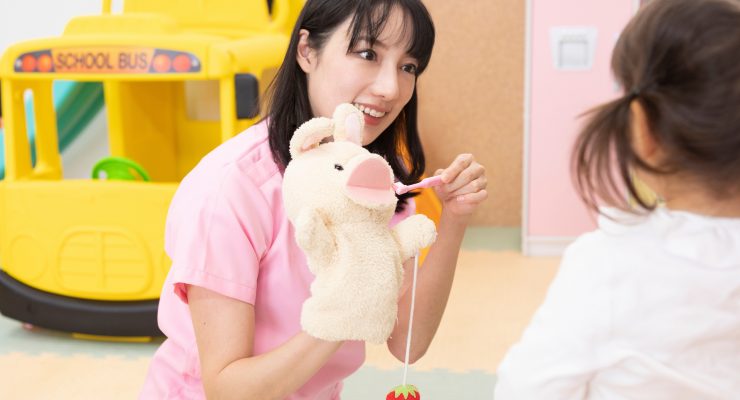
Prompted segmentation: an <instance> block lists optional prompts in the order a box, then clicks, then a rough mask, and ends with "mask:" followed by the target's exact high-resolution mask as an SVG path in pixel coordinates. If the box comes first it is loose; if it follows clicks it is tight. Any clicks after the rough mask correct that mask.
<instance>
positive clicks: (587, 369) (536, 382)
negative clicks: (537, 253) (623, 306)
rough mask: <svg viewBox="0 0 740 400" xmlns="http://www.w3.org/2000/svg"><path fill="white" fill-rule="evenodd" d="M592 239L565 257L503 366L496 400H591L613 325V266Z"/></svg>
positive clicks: (570, 250) (571, 249)
mask: <svg viewBox="0 0 740 400" xmlns="http://www.w3.org/2000/svg"><path fill="white" fill-rule="evenodd" d="M589 241H590V239H588V238H587V239H582V240H581V242H580V243H578V242H577V243H575V244H574V245H572V246H571V247H570V248H568V250H567V251H566V253H565V255H564V256H563V260H562V263H561V265H560V269H559V271H558V274H557V276H556V277H555V279H554V280H553V282H552V284H551V285H550V288H549V290H548V293H547V295H546V298H545V301H544V302H543V304H542V305H541V306H540V308H539V309H538V310H537V312H536V313H535V315H534V317H533V319H532V321H531V322H530V324H529V326H528V327H527V328H526V330H525V332H524V334H523V336H522V338H521V340H520V341H519V343H517V344H515V345H514V346H513V347H512V348H511V349H510V350H509V352H508V354H507V355H506V357H505V358H504V360H503V362H502V363H501V365H500V367H499V371H498V383H497V386H496V395H495V398H496V400H507V399H583V398H585V396H586V394H587V392H588V383H589V381H590V380H591V378H592V377H593V376H594V374H595V373H596V372H597V371H598V370H599V369H600V368H601V363H602V360H601V359H600V352H601V351H602V350H604V347H605V346H606V345H607V344H608V338H609V335H610V329H611V312H610V309H611V307H610V300H609V293H610V287H609V285H610V272H609V270H610V268H609V267H608V265H605V264H606V263H605V262H604V260H603V259H601V260H599V257H597V256H596V253H597V252H598V250H594V249H593V248H589V247H590V245H589V244H587V243H584V242H589ZM597 248H598V247H597Z"/></svg>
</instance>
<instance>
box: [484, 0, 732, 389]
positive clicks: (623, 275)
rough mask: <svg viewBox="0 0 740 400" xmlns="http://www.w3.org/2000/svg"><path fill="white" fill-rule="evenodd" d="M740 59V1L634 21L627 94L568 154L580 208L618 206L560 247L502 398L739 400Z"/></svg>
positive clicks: (618, 69)
mask: <svg viewBox="0 0 740 400" xmlns="http://www.w3.org/2000/svg"><path fill="white" fill-rule="evenodd" d="M739 57H740V1H737V0H653V1H651V2H650V3H648V4H647V5H646V6H645V7H644V8H643V9H642V10H641V11H639V13H638V14H637V15H636V16H635V17H634V19H633V20H632V21H631V22H630V23H629V24H628V25H627V27H626V28H625V30H624V32H623V33H622V35H621V37H620V38H619V41H618V43H617V45H616V48H615V49H614V54H613V56H612V68H613V70H614V74H615V76H616V78H617V79H618V81H619V83H620V84H621V85H622V87H624V88H626V89H627V91H626V94H625V95H624V96H623V97H622V98H619V99H617V100H614V101H612V102H610V103H607V104H605V105H603V106H601V107H599V108H597V109H596V110H595V111H594V112H593V114H592V115H591V118H590V120H589V123H588V124H587V125H586V126H585V128H584V130H583V131H582V132H581V134H580V137H579V139H578V141H577V144H576V148H575V153H574V158H573V160H574V165H575V167H576V174H575V176H576V181H577V183H578V186H579V191H580V192H581V196H582V197H583V198H584V200H585V201H586V203H587V204H589V205H590V206H591V207H596V201H597V200H599V199H600V200H603V201H606V202H607V203H609V204H611V205H616V206H619V208H620V209H621V210H615V209H602V210H601V213H602V215H601V216H600V218H599V229H598V230H596V231H595V232H591V233H588V234H585V235H583V236H582V237H580V238H579V239H578V240H577V241H576V242H575V243H574V244H573V245H571V246H570V247H569V248H568V249H567V251H566V252H565V255H564V257H563V260H562V265H561V267H560V271H559V272H558V275H557V277H556V278H555V280H554V281H553V283H552V286H551V287H550V289H549V292H548V294H547V297H546V299H545V301H544V304H543V305H542V306H541V307H540V309H539V310H538V311H537V313H536V314H535V316H534V318H533V320H532V322H531V324H530V326H529V327H528V328H527V329H526V331H525V332H524V335H523V337H522V339H521V341H520V342H519V343H518V344H516V345H515V346H514V347H512V349H511V350H510V351H509V353H508V354H507V356H506V357H505V359H504V361H503V362H502V364H501V366H500V369H499V380H498V385H497V388H496V395H495V399H496V400H507V399H517V400H520V399H548V400H557V399H568V400H573V399H651V400H655V399H671V400H676V399H737V398H739V396H740V112H738V107H740V58H739ZM615 164H616V166H617V168H613V167H614V165H615ZM631 174H634V175H636V176H637V177H638V178H639V179H640V180H642V181H643V182H645V183H646V184H647V185H648V186H650V187H651V189H653V190H654V191H655V192H656V194H658V195H659V197H660V199H661V200H662V201H661V205H660V206H655V205H653V204H652V203H651V202H649V201H648V200H647V199H646V198H645V197H641V196H640V193H639V192H638V191H637V190H636V189H635V182H634V181H633V180H632V178H631V176H632V175H631ZM620 188H626V191H627V192H628V193H629V194H630V195H631V196H632V197H633V198H634V199H635V201H636V202H637V204H638V205H639V206H640V208H641V209H642V210H628V207H627V203H628V201H627V200H626V199H627V196H626V195H624V194H622V193H623V192H622V191H620Z"/></svg>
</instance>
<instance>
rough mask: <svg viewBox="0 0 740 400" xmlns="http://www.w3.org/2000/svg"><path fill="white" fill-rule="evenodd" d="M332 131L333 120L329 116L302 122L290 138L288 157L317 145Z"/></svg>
mask: <svg viewBox="0 0 740 400" xmlns="http://www.w3.org/2000/svg"><path fill="white" fill-rule="evenodd" d="M333 132H334V121H332V120H330V119H329V118H323V117H319V118H312V119H310V120H308V121H306V122H304V123H303V125H301V126H300V127H299V128H298V129H296V131H295V133H293V137H292V138H291V139H290V157H291V158H296V157H298V156H300V155H301V154H303V153H305V152H307V151H309V150H311V149H313V148H315V147H317V146H318V145H319V143H321V141H322V140H324V139H325V138H328V137H330V136H331V135H332V133H333Z"/></svg>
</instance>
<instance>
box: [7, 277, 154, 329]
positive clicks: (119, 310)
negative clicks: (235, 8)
mask: <svg viewBox="0 0 740 400" xmlns="http://www.w3.org/2000/svg"><path fill="white" fill-rule="evenodd" d="M158 304H159V300H145V301H100V300H84V299H78V298H74V297H67V296H60V295H56V294H52V293H47V292H43V291H41V290H38V289H34V288H32V287H30V286H28V285H26V284H24V283H22V282H19V281H18V280H16V279H14V278H12V277H11V276H10V275H8V274H6V273H5V272H4V271H0V313H1V314H3V315H5V316H6V317H8V318H12V319H15V320H18V321H22V322H27V323H29V324H31V325H35V326H38V327H41V328H47V329H54V330H58V331H64V332H73V333H85V334H90V335H102V336H162V332H161V331H160V330H159V327H158V326H157V305H158Z"/></svg>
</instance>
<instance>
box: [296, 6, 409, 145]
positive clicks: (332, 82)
mask: <svg viewBox="0 0 740 400" xmlns="http://www.w3.org/2000/svg"><path fill="white" fill-rule="evenodd" d="M403 17H404V16H403V13H402V12H401V11H400V10H399V9H397V8H396V9H394V10H393V11H392V12H391V14H390V16H389V19H388V22H387V23H386V25H385V27H384V30H383V31H382V32H381V33H380V35H379V36H378V38H377V41H376V42H375V44H374V45H373V46H372V47H371V46H370V43H369V41H366V40H360V41H359V43H358V44H357V46H356V47H355V48H353V49H349V52H347V47H348V45H349V40H350V32H349V31H348V29H349V27H350V22H351V18H349V19H347V20H346V21H345V22H344V23H342V24H341V25H340V26H339V27H338V28H337V29H336V30H335V31H334V32H333V33H332V34H331V36H330V37H329V38H328V40H327V41H326V42H325V46H324V47H323V48H322V49H320V50H317V49H312V48H310V47H309V46H308V36H309V35H310V32H308V31H306V30H301V33H300V35H301V36H300V41H299V46H298V54H297V59H298V64H299V65H300V67H301V69H303V71H304V72H305V73H306V79H307V82H308V98H309V101H310V102H311V109H312V112H313V115H314V116H321V117H331V116H332V114H333V113H334V109H335V108H336V106H337V105H339V104H341V103H351V104H353V105H354V106H355V107H357V108H358V109H359V110H360V111H362V112H363V114H364V115H365V129H364V130H363V133H362V144H363V145H367V144H369V143H372V142H373V141H374V140H375V139H376V138H377V137H378V136H380V134H381V133H383V131H384V130H385V129H386V128H388V126H389V125H390V124H391V123H392V122H393V121H394V120H395V119H396V117H398V114H399V113H400V112H401V110H402V109H403V107H404V106H405V105H406V103H408V101H409V100H410V99H411V95H412V94H413V92H414V86H415V85H416V68H417V66H418V61H417V60H416V59H415V58H414V57H412V56H410V55H409V54H408V53H407V52H406V48H407V47H408V43H409V40H410V33H409V32H408V29H407V32H404V31H403Z"/></svg>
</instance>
